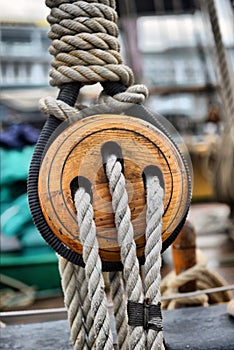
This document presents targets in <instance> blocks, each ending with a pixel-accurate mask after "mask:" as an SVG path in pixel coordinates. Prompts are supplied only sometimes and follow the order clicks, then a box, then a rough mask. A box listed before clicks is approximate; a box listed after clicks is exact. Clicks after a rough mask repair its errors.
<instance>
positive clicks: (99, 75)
mask: <svg viewBox="0 0 234 350" xmlns="http://www.w3.org/2000/svg"><path fill="white" fill-rule="evenodd" d="M46 4H47V6H49V7H50V8H51V13H50V15H49V16H48V22H49V23H50V25H51V30H50V32H49V37H50V38H51V40H52V43H51V47H50V53H51V54H52V55H54V59H53V61H52V69H51V72H50V77H51V85H53V86H58V87H60V86H61V85H63V84H65V83H71V82H76V81H79V82H80V83H83V84H92V83H97V82H103V83H104V82H106V81H109V82H120V83H121V84H122V86H125V88H126V90H125V91H124V92H123V89H121V90H122V91H121V92H118V91H116V93H115V94H114V95H112V96H111V97H110V96H107V95H106V94H105V93H104V92H103V93H102V94H101V96H100V102H104V105H108V106H110V107H111V108H112V109H113V110H121V109H122V108H123V105H124V106H125V108H128V107H129V106H130V105H132V104H135V103H137V104H141V103H144V101H145V98H146V97H147V95H148V90H147V88H146V87H145V86H143V85H134V86H132V84H133V81H134V79H133V73H132V71H131V69H130V68H129V67H127V66H125V65H123V63H122V58H121V55H120V53H119V50H120V45H119V42H118V39H117V36H118V28H117V25H116V22H117V14H116V11H115V1H112V0H110V1H108V0H102V1H101V0H100V1H91V0H88V1H67V0H54V1H52V0H47V1H46ZM103 86H104V85H103ZM41 104H42V110H43V112H44V113H46V114H52V115H54V116H56V117H57V118H59V119H60V120H67V119H69V120H71V119H72V120H74V119H80V117H81V114H80V112H79V111H77V110H76V109H74V108H71V107H69V106H67V105H66V104H64V103H63V102H58V101H57V100H53V99H51V98H47V99H45V100H44V101H41ZM110 107H108V108H110ZM108 112H109V111H108ZM112 160H113V159H112ZM112 160H111V159H110V162H112ZM119 164H120V163H119ZM114 169H117V173H116V174H117V176H118V175H120V178H115V174H114V175H113V174H112V170H111V173H110V175H111V178H112V180H114V181H115V180H117V182H116V183H114V182H112V184H111V185H110V188H111V189H113V193H112V195H113V205H114V206H115V205H116V227H117V229H118V232H119V244H120V245H121V258H122V262H123V264H124V279H125V283H126V291H127V293H126V294H127V297H128V299H129V300H131V301H135V302H140V303H143V302H144V293H143V287H142V281H141V278H140V274H139V263H138V260H137V256H136V245H135V242H134V239H133V228H132V224H131V217H130V209H129V207H128V204H127V202H128V199H127V192H126V189H125V181H124V178H123V174H122V175H121V174H120V173H118V171H119V170H120V172H121V169H120V168H119V165H118V164H116V166H114ZM114 169H113V170H114ZM112 175H113V176H112ZM113 186H114V187H115V186H116V188H114V187H113ZM118 190H120V191H122V192H121V193H123V197H122V199H121V201H120V203H117V201H118V198H117V197H116V194H117V192H118ZM75 205H76V209H77V219H78V224H79V226H80V239H81V242H82V244H83V260H84V262H85V264H86V266H85V279H86V282H85V283H86V284H87V285H86V286H85V288H86V289H85V290H86V291H87V290H88V294H89V299H90V303H91V311H92V317H88V316H87V317H86V323H88V326H87V324H86V326H84V325H82V324H81V323H80V324H79V325H77V324H75V322H72V321H73V319H74V315H73V312H74V310H73V309H72V308H70V307H69V303H68V301H69V300H67V302H65V303H66V304H67V308H68V314H70V316H69V317H70V318H71V320H70V325H71V327H72V328H73V327H78V328H75V329H72V331H71V333H72V340H73V344H74V346H75V348H76V345H75V344H79V341H77V340H76V339H75V338H76V336H77V337H78V338H79V337H81V338H82V339H83V340H82V341H83V343H82V344H85V341H86V343H87V346H89V347H91V348H93V347H96V348H97V349H102V348H103V349H104V348H105V349H111V348H112V347H113V341H112V336H111V333H110V326H109V316H108V310H107V305H106V296H105V293H104V281H103V278H102V274H101V260H100V257H99V255H98V242H97V239H96V230H95V224H94V221H93V208H92V206H91V203H90V197H89V195H88V194H87V193H85V192H84V189H79V190H78V191H77V193H76V195H75ZM123 211H124V212H123ZM123 213H124V217H123V218H122V217H121V215H122V214H123ZM160 250H161V248H160V249H158V251H159V253H160ZM157 259H158V258H157ZM159 265H160V264H159V263H158V266H159ZM69 268H71V270H68V272H66V271H67V269H68V268H67V269H62V268H61V269H60V271H61V275H62V281H63V279H65V278H66V277H65V276H63V274H68V275H69V273H70V272H71V271H72V267H71V266H69ZM149 271H150V269H149ZM157 271H158V268H157ZM74 273H75V274H76V275H77V274H78V273H79V274H80V276H81V274H82V273H84V272H82V270H80V269H77V270H76V271H75V270H74ZM149 273H150V272H149ZM159 273H160V272H159ZM110 278H111V281H112V287H111V295H112V298H113V304H114V314H115V317H116V329H117V331H118V341H119V346H120V348H121V349H125V348H126V349H128V348H130V349H145V348H146V347H147V344H146V332H145V330H144V329H143V327H142V326H141V327H133V326H129V327H128V328H129V337H127V327H126V324H127V317H126V308H125V309H124V306H125V305H124V304H125V303H124V302H125V298H124V288H123V281H122V277H121V274H120V273H113V274H111V276H110ZM62 284H64V291H65V293H67V291H68V290H69V289H68V287H67V284H66V283H65V282H62ZM154 285H155V286H157V287H158V279H157V283H156V284H154ZM73 288H75V287H74V283H73ZM69 293H70V295H72V293H74V295H75V293H76V292H75V291H74V290H73V291H72V287H71V290H69ZM154 294H155V295H157V297H155V298H152V301H157V300H158V298H159V294H158V292H156V293H154ZM79 298H80V302H81V303H82V302H83V303H85V305H86V307H84V306H83V308H79V309H77V312H78V313H79V314H80V315H81V312H82V311H83V312H87V313H88V309H87V306H88V305H89V302H87V301H86V299H85V297H84V296H81V295H79ZM70 301H71V300H70ZM92 318H93V319H92ZM88 319H89V322H88V321H87V320H88ZM82 320H84V318H83V319H82ZM78 322H80V321H79V320H77V323H78ZM92 322H93V326H94V329H95V337H96V339H94V337H93V336H91V339H89V338H90V337H88V336H87V332H91V330H92V329H93V328H92ZM74 324H75V325H74ZM85 331H86V338H85V337H84V333H85ZM151 333H152V332H151V331H150V332H149V334H151ZM153 333H154V334H155V331H153ZM80 334H81V335H80ZM151 338H152V337H151ZM94 342H95V343H94ZM159 342H160V341H159V340H158V336H157V341H156V343H157V347H156V343H155V345H153V347H151V348H152V349H154V348H155V349H158V348H159V347H158V344H159ZM128 343H129V345H128ZM151 343H152V344H153V341H150V343H149V344H151ZM77 346H78V348H79V345H77ZM85 346H86V345H85ZM78 348H77V349H78ZM80 348H82V346H81V347H80Z"/></svg>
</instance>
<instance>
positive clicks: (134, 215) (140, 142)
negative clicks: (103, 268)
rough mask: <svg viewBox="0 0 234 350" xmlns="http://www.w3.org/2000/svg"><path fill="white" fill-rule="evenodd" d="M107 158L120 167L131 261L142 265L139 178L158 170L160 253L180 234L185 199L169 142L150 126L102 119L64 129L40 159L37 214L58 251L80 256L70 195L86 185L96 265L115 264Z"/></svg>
mask: <svg viewBox="0 0 234 350" xmlns="http://www.w3.org/2000/svg"><path fill="white" fill-rule="evenodd" d="M109 153H116V155H117V156H118V158H119V159H120V160H121V162H122V165H123V172H124V175H125V179H126V188H127V192H128V197H129V206H130V210H131V221H132V224H133V228H134V235H135V236H134V238H135V241H136V245H137V255H138V257H139V258H140V260H141V259H142V260H143V257H144V246H145V235H144V233H145V226H146V224H145V222H146V218H145V214H146V193H145V185H144V176H147V171H148V170H149V169H151V170H152V169H160V174H161V183H162V184H163V186H164V191H165V198H164V215H163V230H162V240H163V250H164V249H165V248H166V247H167V246H168V245H169V244H170V243H172V241H173V240H174V238H175V236H176V234H177V233H178V231H179V230H180V228H181V226H182V224H183V222H184V220H185V217H186V215H187V211H188V207H189V203H190V196H191V193H190V179H189V174H188V170H187V167H186V164H185V161H184V159H183V157H182V156H181V154H180V152H179V151H178V148H177V147H176V146H175V144H174V143H173V142H172V141H171V140H170V138H168V136H166V135H165V134H164V133H163V132H162V131H161V130H160V129H158V128H156V127H155V126H153V125H152V124H150V123H148V122H146V121H144V120H141V119H139V118H135V117H132V116H126V115H111V114H110V115H109V114H103V115H95V116H91V117H87V118H85V119H82V120H80V121H77V122H75V123H74V124H72V125H70V126H69V127H68V128H67V129H65V130H64V131H63V132H62V133H61V134H59V135H58V136H57V138H56V139H55V140H54V142H53V143H52V144H51V145H50V147H49V148H48V150H47V152H46V154H45V156H44V158H43V161H42V164H41V168H40V174H39V182H38V194H39V200H40V205H41V209H42V212H43V215H44V218H45V220H46V222H47V224H48V225H49V227H50V229H51V231H52V233H53V234H54V235H56V236H57V237H58V238H59V240H60V241H61V245H66V246H67V247H68V248H70V249H71V250H72V251H74V252H76V253H77V254H80V255H81V254H82V245H81V242H80V238H79V227H78V224H77V217H76V210H75V206H74V202H73V196H74V193H73V191H74V187H75V188H78V187H79V186H83V187H86V185H88V187H89V188H91V197H92V204H93V208H94V218H95V224H96V228H97V238H98V242H99V252H100V256H101V259H102V261H103V264H105V262H107V263H113V264H116V263H117V264H119V263H120V249H119V246H118V242H117V232H116V228H115V223H114V213H113V210H112V203H111V195H110V191H109V184H108V179H107V176H106V173H105V162H106V155H107V154H109ZM145 174H146V175H145ZM58 253H59V251H58Z"/></svg>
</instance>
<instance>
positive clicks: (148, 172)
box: [142, 165, 165, 190]
mask: <svg viewBox="0 0 234 350" xmlns="http://www.w3.org/2000/svg"><path fill="white" fill-rule="evenodd" d="M153 176H157V177H158V179H159V183H160V186H161V187H162V188H165V184H164V179H163V173H162V171H161V169H160V168H159V167H157V166H156V165H148V166H147V167H145V168H144V170H143V173H142V177H143V181H144V187H145V190H146V182H147V178H149V177H153Z"/></svg>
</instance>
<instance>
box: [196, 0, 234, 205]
mask: <svg viewBox="0 0 234 350" xmlns="http://www.w3.org/2000/svg"><path fill="white" fill-rule="evenodd" d="M203 5H204V6H205V8H206V10H207V12H208V15H209V18H210V25H211V29H212V32H213V36H214V42H215V57H216V67H217V74H218V78H219V81H220V94H221V98H222V100H223V106H224V111H225V116H226V124H225V126H224V131H223V136H222V137H221V140H220V142H219V144H218V145H217V150H216V154H214V150H211V157H215V163H214V164H213V166H212V164H211V167H212V168H213V169H212V170H213V173H214V174H213V187H214V189H215V191H216V193H217V196H218V199H219V200H221V201H224V202H226V203H229V204H230V205H231V206H232V207H233V201H234V188H233V176H234V173H233V169H234V154H233V153H234V136H233V135H234V81H233V77H232V74H231V72H230V67H229V62H228V57H227V53H226V49H225V46H224V43H223V40H222V34H221V29H220V24H219V18H218V13H217V9H216V4H215V1H214V0H208V1H206V2H203ZM231 6H232V5H231Z"/></svg>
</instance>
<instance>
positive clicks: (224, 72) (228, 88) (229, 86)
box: [204, 0, 234, 123]
mask: <svg viewBox="0 0 234 350" xmlns="http://www.w3.org/2000/svg"><path fill="white" fill-rule="evenodd" d="M204 4H205V3H204ZM206 7H207V10H208V14H209V17H210V24H211V28H212V31H213V34H214V41H215V54H216V60H217V64H216V67H217V71H218V72H217V73H218V75H219V79H220V87H221V89H220V92H221V96H222V98H223V104H224V108H225V112H226V116H227V118H228V120H230V121H232V123H233V122H234V81H233V77H232V74H231V72H230V67H229V62H228V58H227V53H226V49H225V46H224V43H223V39H222V34H221V29H220V24H219V18H218V12H217V9H216V5H215V1H214V0H207V1H206Z"/></svg>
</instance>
